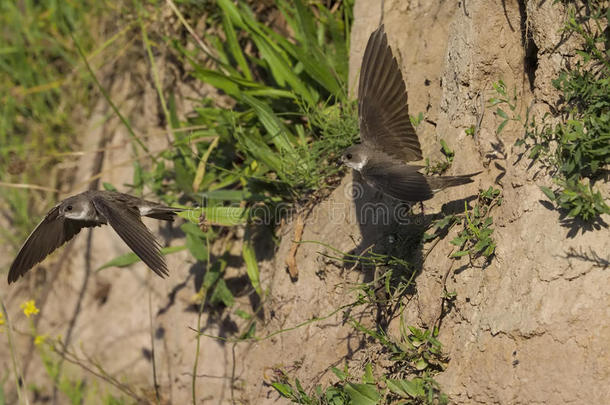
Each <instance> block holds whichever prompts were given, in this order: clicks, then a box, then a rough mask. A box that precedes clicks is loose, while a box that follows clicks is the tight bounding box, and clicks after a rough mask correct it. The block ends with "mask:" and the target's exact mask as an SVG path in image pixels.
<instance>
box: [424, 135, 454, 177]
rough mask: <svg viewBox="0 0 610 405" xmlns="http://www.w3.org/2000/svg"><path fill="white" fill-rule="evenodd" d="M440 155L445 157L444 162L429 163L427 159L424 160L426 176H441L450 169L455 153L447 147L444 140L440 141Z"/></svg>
mask: <svg viewBox="0 0 610 405" xmlns="http://www.w3.org/2000/svg"><path fill="white" fill-rule="evenodd" d="M441 153H442V154H443V156H444V157H445V159H444V160H439V161H435V162H434V163H430V160H429V158H426V167H425V171H426V174H443V173H445V172H446V171H447V169H449V168H450V167H451V163H453V158H454V157H455V152H454V151H453V150H452V149H451V148H450V147H449V146H448V145H447V142H445V140H444V139H441Z"/></svg>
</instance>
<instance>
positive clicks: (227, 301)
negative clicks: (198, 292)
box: [210, 278, 235, 307]
mask: <svg viewBox="0 0 610 405" xmlns="http://www.w3.org/2000/svg"><path fill="white" fill-rule="evenodd" d="M210 302H211V303H216V302H222V303H223V304H224V305H225V306H226V307H232V306H233V304H234V303H235V297H233V293H231V290H229V288H228V287H227V283H226V282H225V281H224V280H223V279H222V278H221V279H219V280H218V282H217V283H216V287H214V291H213V292H212V295H211V296H210Z"/></svg>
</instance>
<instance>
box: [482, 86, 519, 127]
mask: <svg viewBox="0 0 610 405" xmlns="http://www.w3.org/2000/svg"><path fill="white" fill-rule="evenodd" d="M492 86H493V88H494V90H495V91H496V93H497V95H498V96H497V97H492V98H490V99H489V100H488V101H489V104H490V106H491V107H494V106H498V107H497V108H496V111H495V113H496V115H497V116H498V117H500V118H501V119H502V121H501V122H500V125H498V128H496V134H498V135H499V134H500V133H501V132H502V130H504V127H505V126H506V124H508V123H509V122H511V121H515V122H519V123H522V119H521V115H519V114H518V113H517V103H518V98H517V87H514V88H513V94H512V95H510V96H509V95H508V90H507V88H506V84H505V83H504V81H503V80H502V79H500V80H498V81H497V82H496V83H493V84H492ZM501 105H504V106H506V107H508V109H509V110H510V115H509V114H508V113H507V112H506V111H504V110H503V109H502V108H500V107H499V106H501Z"/></svg>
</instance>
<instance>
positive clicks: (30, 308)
mask: <svg viewBox="0 0 610 405" xmlns="http://www.w3.org/2000/svg"><path fill="white" fill-rule="evenodd" d="M21 309H23V313H24V314H25V316H27V317H28V318H29V317H30V315H36V314H37V313H38V312H40V310H39V309H38V308H36V303H35V302H34V300H29V301H26V302H24V303H23V304H21Z"/></svg>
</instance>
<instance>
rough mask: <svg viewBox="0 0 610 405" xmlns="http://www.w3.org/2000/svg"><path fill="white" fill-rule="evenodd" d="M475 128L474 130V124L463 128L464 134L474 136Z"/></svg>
mask: <svg viewBox="0 0 610 405" xmlns="http://www.w3.org/2000/svg"><path fill="white" fill-rule="evenodd" d="M475 130H476V127H475V126H474V125H471V126H469V127H468V128H466V129H465V130H464V132H466V135H468V136H474V131H475Z"/></svg>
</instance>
